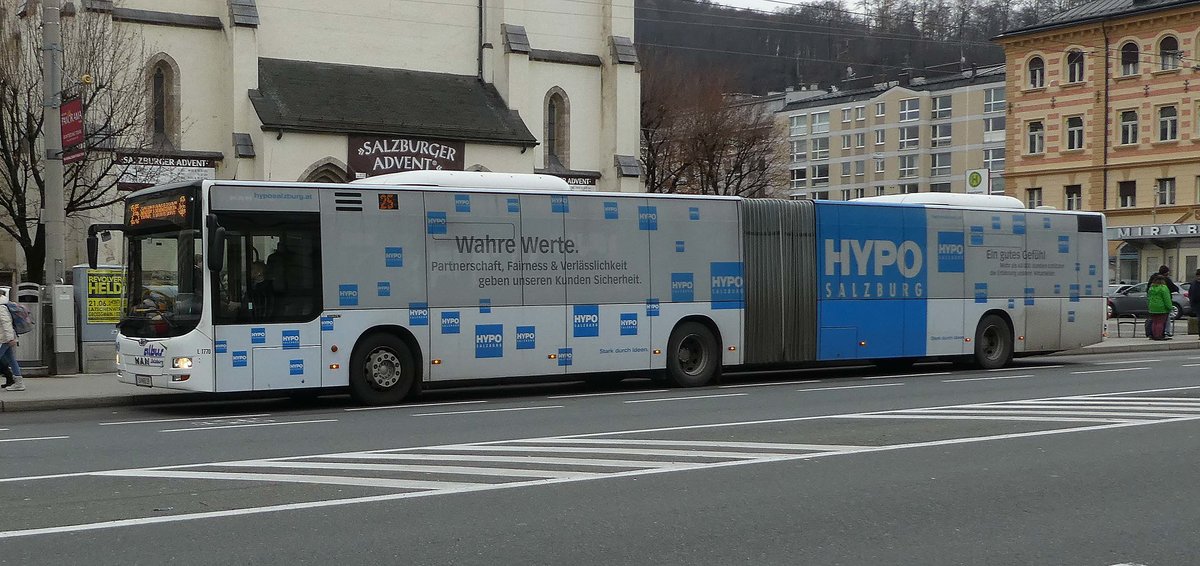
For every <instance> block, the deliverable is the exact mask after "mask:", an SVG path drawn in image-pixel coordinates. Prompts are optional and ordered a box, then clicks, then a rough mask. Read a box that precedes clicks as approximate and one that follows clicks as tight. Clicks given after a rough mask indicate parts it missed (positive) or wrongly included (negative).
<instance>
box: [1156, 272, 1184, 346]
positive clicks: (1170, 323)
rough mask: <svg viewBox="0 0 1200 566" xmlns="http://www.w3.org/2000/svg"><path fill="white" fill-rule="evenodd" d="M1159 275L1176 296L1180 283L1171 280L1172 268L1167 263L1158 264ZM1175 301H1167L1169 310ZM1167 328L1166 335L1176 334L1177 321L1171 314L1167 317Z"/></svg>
mask: <svg viewBox="0 0 1200 566" xmlns="http://www.w3.org/2000/svg"><path fill="white" fill-rule="evenodd" d="M1158 275H1159V276H1160V277H1162V278H1163V285H1166V286H1167V291H1168V292H1169V293H1170V294H1171V296H1172V297H1174V295H1175V294H1176V293H1178V292H1179V285H1176V284H1175V282H1174V281H1171V268H1170V267H1167V266H1165V265H1160V266H1158ZM1174 303H1175V301H1173V300H1172V301H1170V302H1168V303H1167V307H1168V310H1169V309H1170V307H1171V305H1173V304H1174ZM1166 329H1167V330H1166V333H1165V336H1167V337H1172V336H1175V321H1174V320H1173V319H1172V318H1171V317H1169V316H1168V317H1167V326H1166Z"/></svg>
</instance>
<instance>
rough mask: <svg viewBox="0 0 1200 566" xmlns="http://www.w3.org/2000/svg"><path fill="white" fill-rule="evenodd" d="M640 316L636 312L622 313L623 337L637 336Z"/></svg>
mask: <svg viewBox="0 0 1200 566" xmlns="http://www.w3.org/2000/svg"><path fill="white" fill-rule="evenodd" d="M637 327H638V315H637V313H636V312H623V313H621V336H637Z"/></svg>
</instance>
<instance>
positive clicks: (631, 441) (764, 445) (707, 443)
mask: <svg viewBox="0 0 1200 566" xmlns="http://www.w3.org/2000/svg"><path fill="white" fill-rule="evenodd" d="M511 442H515V443H518V444H548V443H560V444H562V443H565V444H616V445H621V444H627V445H644V446H700V447H718V448H759V449H763V450H812V451H817V452H824V451H827V450H859V449H861V448H863V447H862V446H846V445H837V444H786V443H779V442H722V441H719V440H658V439H644V438H612V439H609V438H566V439H553V438H546V439H541V438H523V439H520V440H513V441H511Z"/></svg>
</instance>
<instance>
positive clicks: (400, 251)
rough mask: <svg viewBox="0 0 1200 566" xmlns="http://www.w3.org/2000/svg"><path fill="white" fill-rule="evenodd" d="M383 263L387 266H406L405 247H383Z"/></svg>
mask: <svg viewBox="0 0 1200 566" xmlns="http://www.w3.org/2000/svg"><path fill="white" fill-rule="evenodd" d="M383 265H384V266H385V267H404V248H401V247H392V246H389V247H386V248H383Z"/></svg>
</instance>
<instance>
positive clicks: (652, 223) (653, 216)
mask: <svg viewBox="0 0 1200 566" xmlns="http://www.w3.org/2000/svg"><path fill="white" fill-rule="evenodd" d="M638 230H658V207H656V206H639V207H638Z"/></svg>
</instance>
